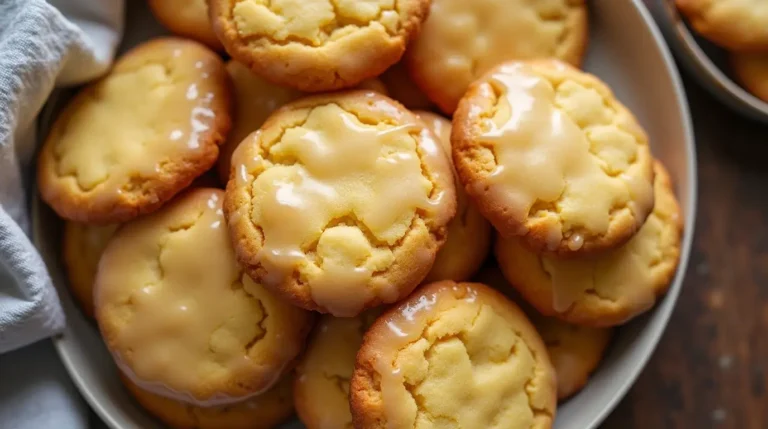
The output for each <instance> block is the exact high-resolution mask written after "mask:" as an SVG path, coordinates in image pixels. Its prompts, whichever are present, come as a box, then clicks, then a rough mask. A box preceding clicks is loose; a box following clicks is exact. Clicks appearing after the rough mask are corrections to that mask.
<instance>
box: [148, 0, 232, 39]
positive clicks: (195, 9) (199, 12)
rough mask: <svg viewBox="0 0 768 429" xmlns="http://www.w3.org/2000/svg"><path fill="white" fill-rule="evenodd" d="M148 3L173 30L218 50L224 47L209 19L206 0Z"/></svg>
mask: <svg viewBox="0 0 768 429" xmlns="http://www.w3.org/2000/svg"><path fill="white" fill-rule="evenodd" d="M147 3H149V8H150V9H151V10H152V14H153V15H155V18H157V20H158V21H160V23H161V24H163V26H164V27H165V28H167V29H168V30H170V31H171V32H173V33H176V34H178V35H179V36H183V37H188V38H190V39H192V40H197V41H198V42H200V43H204V44H206V45H208V46H209V47H210V48H211V49H215V50H217V51H221V50H223V49H224V47H223V46H222V45H221V42H219V38H218V37H216V33H214V32H213V27H211V22H210V21H209V20H208V5H207V4H206V0H147Z"/></svg>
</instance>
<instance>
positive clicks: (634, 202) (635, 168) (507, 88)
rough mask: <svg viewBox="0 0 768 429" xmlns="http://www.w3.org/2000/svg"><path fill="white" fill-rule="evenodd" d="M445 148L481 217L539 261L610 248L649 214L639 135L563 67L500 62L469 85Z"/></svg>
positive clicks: (629, 118)
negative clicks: (448, 146) (542, 255)
mask: <svg viewBox="0 0 768 429" xmlns="http://www.w3.org/2000/svg"><path fill="white" fill-rule="evenodd" d="M451 143H452V147H453V160H454V165H455V166H456V170H457V171H458V175H459V178H460V179H461V183H462V184H463V186H464V188H465V190H466V191H467V194H468V195H469V197H470V198H471V199H472V200H473V201H474V202H475V204H477V206H478V208H479V209H480V212H481V213H483V215H484V216H485V217H486V218H487V219H488V220H489V221H490V222H491V224H493V226H494V227H495V228H496V230H497V231H498V232H499V234H500V235H501V236H503V237H506V238H519V241H520V243H521V244H524V245H525V246H527V247H528V248H530V249H531V250H534V251H536V252H546V253H550V254H555V255H558V256H561V257H563V256H574V255H578V254H581V255H583V254H587V253H597V252H600V251H605V250H608V249H612V248H616V247H618V246H620V245H622V244H624V243H625V242H627V241H628V240H629V239H630V238H632V236H633V235H635V233H636V232H637V231H638V229H640V227H641V226H642V225H643V223H644V222H645V219H646V218H647V216H648V214H649V213H650V212H651V210H653V204H654V201H653V158H652V157H651V151H650V147H649V145H648V137H647V136H646V134H645V131H643V129H642V128H641V127H640V125H639V124H638V122H637V120H636V119H635V117H634V116H633V115H632V113H631V112H630V111H629V110H628V109H627V108H626V107H624V105H622V104H621V102H619V101H618V100H617V99H616V98H615V97H614V95H613V93H612V92H611V90H610V89H609V88H608V87H607V86H606V85H605V84H604V83H603V82H602V81H600V80H599V79H598V78H597V77H595V76H593V75H591V74H588V73H584V72H581V71H579V70H577V69H575V68H573V67H571V66H569V65H567V64H565V63H563V62H561V61H557V60H537V61H531V62H524V61H513V62H509V63H504V64H502V65H499V66H498V67H496V68H494V69H492V70H491V71H490V72H488V74H486V75H485V76H484V77H483V78H481V79H479V80H478V81H476V82H475V83H473V84H472V86H471V87H470V88H469V90H468V91H467V93H466V95H465V96H464V98H462V100H461V103H460V104H459V108H458V110H457V111H456V114H455V115H454V118H453V132H452V134H451Z"/></svg>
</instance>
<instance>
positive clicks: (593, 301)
mask: <svg viewBox="0 0 768 429" xmlns="http://www.w3.org/2000/svg"><path fill="white" fill-rule="evenodd" d="M655 167H656V168H655V169H656V181H655V185H654V189H655V193H656V207H655V208H654V210H653V213H651V215H650V216H649V217H648V220H647V221H646V222H645V225H643V227H642V228H641V229H640V232H638V233H637V235H636V236H635V237H634V238H632V240H630V241H629V243H627V244H626V245H624V246H622V247H620V248H618V249H615V250H612V251H609V252H606V253H603V254H600V255H590V256H587V257H582V258H574V259H569V260H563V259H555V258H551V257H549V256H539V255H536V254H535V253H533V252H531V251H530V250H528V249H526V248H525V246H523V245H522V243H521V240H520V239H519V238H511V239H501V238H499V239H498V240H497V241H496V258H497V259H498V261H499V266H500V267H501V269H502V271H503V272H504V275H505V276H506V278H507V280H509V282H510V283H511V284H512V285H513V286H514V287H515V288H516V289H517V290H518V291H519V292H520V294H521V295H522V296H523V297H524V298H525V300H526V301H528V302H529V303H530V304H531V305H533V306H534V307H536V309H537V310H539V312H540V313H542V314H544V315H546V316H554V317H558V318H560V319H562V320H565V321H566V322H570V323H576V324H580V325H588V326H598V327H599V326H613V325H620V324H622V323H624V322H626V321H628V320H629V319H631V318H633V317H635V316H637V315H638V314H640V313H643V312H644V311H647V310H648V309H650V308H651V307H652V306H653V305H654V303H655V302H656V300H657V299H658V298H659V297H660V296H662V295H663V294H664V293H665V292H666V290H667V288H668V287H669V284H670V282H671V281H672V278H673V277H674V275H675V270H676V268H677V263H678V260H679V258H680V239H681V235H682V228H683V227H682V220H681V216H680V207H679V206H678V204H677V200H676V199H675V195H674V193H673V191H672V183H671V181H670V178H669V175H668V174H667V172H666V171H665V170H664V167H663V166H662V165H661V164H660V163H658V162H657V163H656V166H655Z"/></svg>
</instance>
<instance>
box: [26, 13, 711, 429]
mask: <svg viewBox="0 0 768 429" xmlns="http://www.w3.org/2000/svg"><path fill="white" fill-rule="evenodd" d="M629 3H630V4H631V5H632V6H633V7H634V8H635V9H636V10H637V12H638V15H639V16H640V18H641V19H642V20H643V21H644V22H645V24H646V27H647V29H648V31H649V32H650V35H651V37H652V38H653V40H654V41H655V42H656V45H657V48H658V51H659V53H660V55H661V57H662V58H661V59H662V62H663V64H664V68H665V70H666V74H667V76H668V77H669V78H670V80H671V81H672V84H673V86H674V94H673V97H674V99H675V101H676V103H677V109H678V111H679V113H680V117H681V118H682V119H683V120H682V123H681V124H680V127H681V129H682V134H683V135H684V142H682V143H681V144H682V145H683V146H684V152H685V156H686V159H685V164H686V167H687V177H686V181H687V184H688V186H687V188H688V189H687V191H688V198H687V204H685V205H684V207H683V212H684V213H685V214H686V216H685V230H684V234H683V238H682V241H681V252H680V261H679V264H678V268H677V272H676V275H675V277H674V279H673V281H672V283H671V284H670V287H669V290H668V291H667V294H666V295H665V296H664V298H663V300H661V301H659V302H658V303H657V305H656V307H655V308H654V309H653V310H651V311H652V314H653V316H654V318H655V319H656V323H654V324H652V325H651V326H646V327H644V328H643V330H644V331H645V330H651V338H652V342H651V344H650V346H648V347H646V348H644V349H643V350H642V352H641V356H640V359H638V361H637V364H636V365H635V366H633V367H632V368H630V369H629V370H628V371H627V372H626V377H624V379H623V383H622V384H620V385H619V387H618V388H617V390H616V394H615V395H614V396H613V397H612V398H611V400H610V401H607V402H605V403H603V404H601V405H600V408H601V409H600V410H599V411H597V412H596V413H595V414H594V417H593V418H592V421H591V422H590V424H589V425H588V426H587V427H586V429H591V428H595V427H597V426H599V425H600V424H601V423H602V422H603V421H604V420H605V419H606V417H608V415H609V414H610V413H611V412H612V411H613V410H614V409H615V408H616V406H617V405H618V403H619V402H620V401H621V400H622V399H623V398H624V397H625V396H626V394H627V392H628V390H629V389H630V388H631V387H632V386H633V385H634V383H635V381H636V380H637V377H638V376H639V375H640V372H641V371H642V370H643V369H645V367H646V366H647V364H648V361H649V359H650V358H651V356H652V355H653V353H654V351H655V350H656V348H657V347H658V344H659V342H660V340H661V337H662V335H663V334H664V332H665V330H666V327H667V325H668V324H669V319H670V317H671V315H672V312H673V311H674V308H675V306H676V303H677V300H678V297H679V295H680V291H681V289H682V285H683V280H684V278H685V274H686V271H687V267H688V261H689V258H690V253H691V248H692V244H693V235H694V229H695V219H696V206H697V199H698V182H697V160H696V150H695V139H694V133H693V126H692V122H691V114H690V109H689V105H688V100H687V97H686V95H685V90H684V86H683V84H682V79H681V77H680V73H679V70H678V69H677V66H676V65H675V62H674V59H673V57H672V54H671V52H670V50H669V47H668V46H667V44H666V43H665V39H664V37H663V36H662V33H661V31H660V30H659V28H658V26H657V25H656V22H655V21H654V20H653V18H652V16H651V14H650V12H649V11H648V9H647V8H646V6H645V5H644V4H643V3H642V0H630V1H629ZM65 91H66V90H62V89H57V90H55V91H54V92H53V93H52V94H51V95H50V97H49V98H48V100H47V102H46V104H45V106H44V107H43V109H42V110H41V113H40V115H39V117H38V124H37V126H38V131H45V126H47V125H49V124H50V123H51V119H52V118H53V115H54V113H55V112H56V110H57V105H58V104H60V103H61V101H62V94H63V93H64V92H65ZM44 135H45V133H44V132H39V133H38V139H40V136H44ZM33 180H34V179H33ZM29 192H30V194H29V195H30V204H31V214H32V241H33V244H34V245H35V247H36V248H37V249H42V248H43V247H44V244H43V241H44V238H43V237H42V232H41V231H42V226H41V221H42V219H41V217H42V216H41V211H42V210H43V202H42V200H41V199H40V197H39V193H38V192H37V186H36V183H31V186H30V187H29ZM60 288H61V289H64V290H66V287H64V286H60V285H57V289H60ZM62 301H63V302H62V305H63V306H71V307H76V305H75V304H74V302H70V300H67V299H64V300H62ZM75 310H76V311H79V309H76V308H75ZM67 335H75V333H74V332H73V331H72V328H71V326H70V325H69V324H67V325H66V326H65V328H64V329H63V331H62V332H61V333H60V334H58V335H56V336H54V337H53V338H52V340H53V344H54V347H55V349H56V352H57V353H58V355H59V358H60V359H61V361H62V363H63V364H64V367H65V368H66V370H67V373H68V374H69V376H70V378H71V379H72V381H73V383H74V384H75V386H76V387H77V389H78V391H79V392H80V394H81V395H82V396H83V397H84V399H85V400H86V402H87V403H88V405H89V406H90V407H91V409H93V410H94V412H95V413H96V414H97V415H98V416H99V418H100V419H101V420H102V421H103V422H104V423H105V424H106V425H107V426H108V427H110V428H113V429H125V426H124V425H122V424H121V423H120V422H118V421H117V420H116V419H115V416H113V415H112V413H111V412H110V411H109V410H107V409H106V408H105V406H104V404H103V403H102V401H101V400H100V399H98V398H97V397H96V395H95V393H94V391H93V390H92V389H90V387H89V386H88V383H87V382H86V381H85V379H84V377H83V376H82V375H81V374H80V369H79V367H78V365H77V364H75V363H74V362H73V360H72V356H71V355H70V352H69V350H68V347H71V346H70V345H69V344H68V343H67V339H66V336H67Z"/></svg>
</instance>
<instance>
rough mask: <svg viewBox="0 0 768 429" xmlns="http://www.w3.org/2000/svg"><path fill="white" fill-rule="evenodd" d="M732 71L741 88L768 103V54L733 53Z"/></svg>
mask: <svg viewBox="0 0 768 429" xmlns="http://www.w3.org/2000/svg"><path fill="white" fill-rule="evenodd" d="M731 69H732V70H733V75H734V77H736V80H738V81H739V83H740V84H741V86H743V87H744V88H745V89H746V90H747V91H749V92H750V93H752V95H754V96H755V97H757V98H759V99H761V100H763V101H765V102H766V103H768V53H749V52H731Z"/></svg>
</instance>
